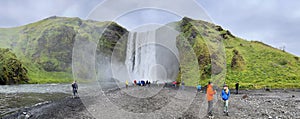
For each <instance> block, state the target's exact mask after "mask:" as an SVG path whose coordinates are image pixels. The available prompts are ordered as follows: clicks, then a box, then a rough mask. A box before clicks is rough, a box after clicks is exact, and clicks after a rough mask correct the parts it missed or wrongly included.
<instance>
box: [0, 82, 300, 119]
mask: <svg viewBox="0 0 300 119" xmlns="http://www.w3.org/2000/svg"><path fill="white" fill-rule="evenodd" d="M219 92H220V91H218V93H217V94H216V95H215V99H214V109H213V110H214V111H213V114H214V118H215V119H248V118H249V119H266V118H272V119H300V90H271V91H265V90H242V91H240V93H239V94H233V91H231V93H232V95H231V97H230V101H229V116H225V115H224V114H223V102H222V100H221V99H220V96H219V95H220V93H219ZM0 95H1V96H0V97H1V103H2V104H1V105H2V107H1V109H2V113H5V109H4V108H9V109H16V108H14V107H13V105H12V106H5V107H4V106H3V104H4V103H6V102H10V99H8V98H6V97H11V96H10V95H11V94H0ZM3 95H5V96H3ZM23 95H24V94H14V96H21V97H22V96H23ZM59 95H61V94H59ZM35 96H38V95H35ZM40 96H43V95H40ZM31 97H32V96H31ZM57 97H58V98H60V99H59V100H53V99H52V101H47V99H43V100H42V101H41V102H46V103H38V104H35V105H32V106H27V107H26V108H25V107H22V106H21V107H20V106H19V108H17V111H16V112H15V113H12V114H7V115H6V116H4V117H2V118H4V119H15V118H21V119H22V118H32V119H35V118H39V119H40V118H56V119H63V118H70V119H73V118H75V119H83V118H84V119H90V118H91V119H93V118H110V119H111V118H122V119H123V118H130V119H141V118H143V119H199V118H207V117H206V109H207V102H206V98H205V93H203V92H197V91H196V89H195V88H192V87H185V89H184V90H183V89H180V88H179V89H176V88H172V87H166V88H163V87H157V86H151V87H129V88H124V89H115V90H109V91H105V92H97V93H95V92H93V91H89V92H81V93H80V98H75V99H74V98H72V96H70V95H67V96H57ZM20 101H21V100H20ZM3 102H4V103H3ZM16 103H18V102H16Z"/></svg>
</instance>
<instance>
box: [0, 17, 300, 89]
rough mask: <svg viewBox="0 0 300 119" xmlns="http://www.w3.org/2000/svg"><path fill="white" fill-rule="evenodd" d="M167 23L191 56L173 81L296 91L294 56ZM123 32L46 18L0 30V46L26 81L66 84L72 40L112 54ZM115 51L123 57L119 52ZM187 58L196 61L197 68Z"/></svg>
mask: <svg viewBox="0 0 300 119" xmlns="http://www.w3.org/2000/svg"><path fill="white" fill-rule="evenodd" d="M172 24H176V25H175V26H176V28H177V29H178V31H180V32H181V33H180V36H179V37H178V39H177V47H178V48H189V47H190V48H192V50H193V53H192V54H190V56H191V57H187V55H186V54H184V55H181V56H180V58H182V59H181V60H184V61H183V62H185V63H186V64H184V65H183V64H182V65H181V67H180V72H179V75H178V77H179V78H180V77H181V78H184V79H186V82H185V83H186V84H187V85H190V86H195V85H197V84H198V83H200V84H202V85H205V84H206V83H207V81H208V80H218V79H220V78H221V77H224V79H225V80H221V82H218V83H219V84H221V83H224V82H226V83H228V84H229V86H231V87H233V85H234V83H236V82H237V81H239V83H240V84H241V87H243V88H263V87H270V88H300V85H299V84H298V83H297V82H300V70H299V69H300V61H299V57H297V56H294V55H292V54H289V53H287V52H284V51H282V50H279V49H276V48H273V47H271V46H268V45H266V44H264V43H261V42H257V41H247V40H244V39H241V38H238V37H236V36H234V35H232V34H231V33H230V32H229V31H228V30H224V29H223V28H222V27H221V26H218V25H215V24H212V23H208V22H205V21H200V20H193V19H189V18H183V19H182V20H181V21H178V22H175V23H172ZM104 28H106V29H104ZM127 33H128V31H127V30H126V29H125V28H123V27H121V26H119V25H118V24H116V23H113V22H97V21H90V20H81V19H79V18H65V17H50V18H47V19H44V20H41V21H38V22H35V23H31V24H28V25H25V26H20V27H16V28H0V48H9V49H10V51H11V52H13V53H14V54H16V57H17V59H18V60H19V61H20V63H22V64H23V65H22V66H23V67H26V69H27V72H28V79H29V83H57V82H70V81H71V80H72V75H71V63H72V51H73V46H74V42H75V39H77V40H80V41H91V40H93V42H95V43H96V42H98V44H97V45H98V46H97V47H98V48H97V53H104V54H107V55H111V53H112V50H113V49H114V46H115V45H116V43H117V42H118V40H120V39H124V38H126V34H127ZM100 34H102V37H100V38H99V35H100ZM183 40H184V41H186V42H183ZM83 43H84V42H83ZM77 50H80V49H77ZM118 50H122V52H120V53H124V51H123V50H124V49H118ZM193 56H195V57H193ZM190 58H191V59H190ZM193 58H194V59H193ZM189 60H191V61H196V63H197V64H198V67H196V68H195V62H189ZM82 70H84V69H82ZM82 72H84V71H82ZM2 74H3V72H2ZM224 74H226V75H224ZM196 75H197V76H196ZM179 78H178V79H179ZM2 79H3V76H2Z"/></svg>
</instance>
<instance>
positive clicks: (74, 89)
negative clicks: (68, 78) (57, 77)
mask: <svg viewBox="0 0 300 119" xmlns="http://www.w3.org/2000/svg"><path fill="white" fill-rule="evenodd" d="M72 89H73V98H75V97H77V95H78V92H77V90H78V85H77V81H74V82H73V83H72Z"/></svg>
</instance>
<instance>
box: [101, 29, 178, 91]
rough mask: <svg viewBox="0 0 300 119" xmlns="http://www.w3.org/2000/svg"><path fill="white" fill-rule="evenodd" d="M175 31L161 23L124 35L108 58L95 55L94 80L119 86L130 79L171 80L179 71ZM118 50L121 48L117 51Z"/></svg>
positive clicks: (111, 85)
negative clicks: (95, 76) (155, 26)
mask: <svg viewBox="0 0 300 119" xmlns="http://www.w3.org/2000/svg"><path fill="white" fill-rule="evenodd" d="M144 27H146V26H144ZM178 34H179V33H178V32H177V31H175V30H173V29H171V28H170V27H168V26H163V27H160V28H158V29H155V30H148V31H142V32H138V31H137V30H135V31H131V32H129V34H128V35H124V36H123V37H127V38H125V40H120V41H119V42H118V43H117V44H116V46H115V50H114V51H113V53H112V56H111V57H107V56H104V55H102V54H99V55H98V56H97V58H96V59H97V79H98V81H99V85H100V86H101V88H102V89H108V88H122V87H125V82H126V81H128V82H129V84H130V85H131V84H133V82H134V80H136V81H137V82H138V81H141V80H144V81H147V80H148V81H150V82H151V83H153V82H157V83H159V84H163V83H166V82H172V81H175V80H176V77H177V74H178V71H179V60H178V55H179V54H178V49H177V47H176V37H177V36H178ZM117 49H118V50H117ZM120 49H123V50H125V51H124V52H123V53H121V51H122V50H120ZM122 58H123V60H120V59H122Z"/></svg>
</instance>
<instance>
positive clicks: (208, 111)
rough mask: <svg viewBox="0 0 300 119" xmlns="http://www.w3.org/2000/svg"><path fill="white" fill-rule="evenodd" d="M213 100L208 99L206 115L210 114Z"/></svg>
mask: <svg viewBox="0 0 300 119" xmlns="http://www.w3.org/2000/svg"><path fill="white" fill-rule="evenodd" d="M212 108H213V100H211V101H208V107H207V115H209V116H212Z"/></svg>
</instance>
